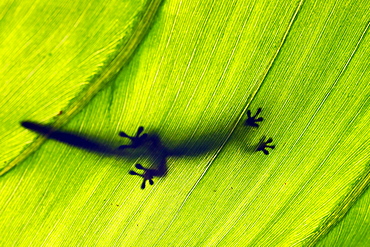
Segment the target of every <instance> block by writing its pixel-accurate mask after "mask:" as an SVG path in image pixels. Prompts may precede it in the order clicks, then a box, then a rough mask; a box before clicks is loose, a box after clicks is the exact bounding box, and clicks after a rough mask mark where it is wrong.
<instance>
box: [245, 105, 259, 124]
mask: <svg viewBox="0 0 370 247" xmlns="http://www.w3.org/2000/svg"><path fill="white" fill-rule="evenodd" d="M261 111H262V109H261V108H258V109H257V112H256V114H254V116H252V114H251V111H250V110H248V111H247V116H248V118H247V120H245V125H248V126H252V127H256V128H257V127H258V126H259V125H258V123H257V122H262V120H263V118H262V117H260V118H257V116H258V114H260V113H261Z"/></svg>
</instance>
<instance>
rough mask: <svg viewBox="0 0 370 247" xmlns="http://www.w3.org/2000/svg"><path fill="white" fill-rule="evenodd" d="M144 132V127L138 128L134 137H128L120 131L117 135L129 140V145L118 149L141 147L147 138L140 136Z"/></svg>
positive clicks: (143, 135) (146, 135)
mask: <svg viewBox="0 0 370 247" xmlns="http://www.w3.org/2000/svg"><path fill="white" fill-rule="evenodd" d="M143 131H144V127H142V126H140V127H139V129H138V130H137V132H136V135H135V136H129V135H127V134H126V133H125V132H123V131H121V132H120V133H119V135H120V136H122V137H126V138H128V139H130V140H131V144H130V145H122V146H119V147H118V149H125V148H137V147H139V146H141V145H143V144H144V143H145V141H146V139H147V137H148V134H141V133H142V132H143Z"/></svg>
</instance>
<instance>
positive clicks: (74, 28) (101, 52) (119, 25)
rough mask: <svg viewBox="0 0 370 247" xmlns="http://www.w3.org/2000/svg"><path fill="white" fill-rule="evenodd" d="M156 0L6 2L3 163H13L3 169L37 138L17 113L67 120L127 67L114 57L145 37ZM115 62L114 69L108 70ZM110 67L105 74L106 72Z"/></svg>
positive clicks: (1, 20) (2, 15)
mask: <svg viewBox="0 0 370 247" xmlns="http://www.w3.org/2000/svg"><path fill="white" fill-rule="evenodd" d="M152 2H158V1H147V2H143V1H110V2H107V1H93V2H91V1H82V0H81V1H59V2H58V3H54V2H50V1H2V3H1V4H0V5H1V7H0V40H1V41H0V42H1V46H0V56H1V57H2V59H1V65H0V67H1V69H0V81H1V84H0V85H1V92H0V96H1V97H0V106H1V122H2V124H1V127H0V133H1V134H0V135H1V136H0V138H1V140H2V145H1V148H0V152H1V154H2V155H1V159H0V168H4V167H6V166H7V165H8V167H7V168H6V169H5V171H4V172H6V171H7V169H9V167H12V166H14V165H12V164H10V162H11V161H12V160H14V159H17V157H20V153H21V152H22V150H24V149H25V148H26V146H27V144H28V143H30V142H31V141H32V136H31V135H30V133H27V132H24V130H22V129H21V128H20V126H19V120H20V119H23V120H24V119H38V120H39V121H41V122H50V121H51V119H52V118H59V119H60V122H63V121H61V120H62V119H63V118H64V119H67V120H64V122H65V121H68V119H69V118H70V116H71V115H73V114H74V112H78V111H79V110H80V108H82V107H83V105H84V104H85V103H87V102H88V101H89V99H90V98H91V97H93V95H95V94H96V92H97V91H98V90H99V89H100V88H101V87H102V86H103V85H104V84H105V83H106V81H107V78H108V79H111V77H112V75H114V72H115V71H116V70H117V68H120V67H122V64H121V63H123V62H122V61H116V62H115V61H114V60H113V59H115V60H120V59H121V60H122V59H123V58H124V57H125V55H126V56H127V54H125V53H123V54H122V52H120V51H121V50H122V47H125V45H127V44H132V43H133V44H134V45H137V44H138V43H139V42H140V39H137V38H136V40H135V39H134V40H132V37H134V36H135V34H136V33H140V32H142V30H144V31H145V29H144V28H143V27H142V26H143V23H145V22H146V21H148V20H150V18H147V17H146V19H145V11H147V10H151V8H150V7H148V6H150V4H151V3H152ZM117 9H119V10H120V11H117ZM143 16H144V17H143ZM143 19H144V20H143ZM144 26H145V25H144ZM146 26H148V25H146ZM135 42H136V44H135ZM131 50H133V49H131ZM112 60H113V62H112ZM126 60H127V59H126ZM116 67H117V68H116ZM110 69H111V70H112V69H113V70H114V71H113V72H111V73H110V74H109V73H104V72H106V71H108V72H109V71H110ZM105 74H107V76H106V77H107V78H101V77H102V75H105ZM99 76H100V77H99ZM23 153H24V152H23ZM18 159H19V158H18ZM16 162H19V161H16ZM9 164H10V165H9Z"/></svg>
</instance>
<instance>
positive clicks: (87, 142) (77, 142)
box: [21, 121, 117, 154]
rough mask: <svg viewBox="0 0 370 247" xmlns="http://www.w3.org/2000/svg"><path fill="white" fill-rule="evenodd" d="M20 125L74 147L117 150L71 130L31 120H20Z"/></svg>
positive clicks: (94, 150)
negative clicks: (56, 128)
mask: <svg viewBox="0 0 370 247" xmlns="http://www.w3.org/2000/svg"><path fill="white" fill-rule="evenodd" d="M21 125H22V126H23V127H24V128H26V129H29V130H32V131H34V132H36V133H39V134H42V135H44V136H46V137H47V138H49V139H53V140H56V141H60V142H63V143H66V144H69V145H71V146H74V147H78V148H82V149H85V150H87V151H91V152H98V153H104V154H117V151H116V150H114V149H111V148H109V147H107V146H105V145H102V144H100V143H98V142H95V141H93V140H91V139H88V138H85V137H82V136H79V135H77V134H74V133H71V132H65V131H61V130H53V128H52V127H51V126H49V125H43V124H39V123H35V122H31V121H22V122H21Z"/></svg>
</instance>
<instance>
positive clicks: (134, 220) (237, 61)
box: [0, 0, 370, 246]
mask: <svg viewBox="0 0 370 247" xmlns="http://www.w3.org/2000/svg"><path fill="white" fill-rule="evenodd" d="M369 7H370V6H369V4H367V5H366V4H364V3H362V2H361V1H353V2H351V3H344V2H336V1H326V2H315V1H289V2H283V3H282V2H274V1H272V2H271V1H253V2H251V1H231V0H230V1H203V2H202V1H200V2H197V1H190V2H189V1H186V2H184V1H175V0H170V1H165V2H164V3H163V4H162V6H161V7H160V9H159V12H158V14H157V16H156V18H155V21H154V23H153V26H152V29H151V30H150V32H149V33H148V35H147V37H146V38H145V40H144V41H143V42H142V43H141V45H140V47H139V49H138V50H137V52H136V53H135V54H134V56H133V57H132V60H131V61H130V63H129V64H128V65H127V66H126V67H124V68H123V69H122V71H121V72H120V74H119V75H118V76H117V78H115V79H114V80H112V81H111V82H110V84H109V86H107V87H106V88H105V89H104V90H102V91H101V92H100V93H99V94H97V96H96V97H95V98H94V99H92V101H91V102H90V103H89V104H88V105H87V106H86V107H84V108H83V109H82V111H81V112H80V113H79V114H78V115H76V116H75V117H74V118H73V119H71V121H69V123H68V124H67V125H65V126H63V129H65V130H70V131H74V132H78V133H81V135H85V136H89V137H91V138H96V139H98V140H100V141H101V142H104V143H106V144H108V145H111V146H113V147H118V146H119V145H122V144H123V143H126V142H125V141H124V139H123V138H122V137H120V136H119V135H118V133H119V131H125V132H126V133H128V134H130V135H133V134H135V133H136V130H137V128H138V127H139V126H144V128H145V131H146V132H149V133H157V134H158V135H159V136H160V137H161V139H162V142H163V145H166V146H167V147H170V148H178V147H180V148H184V149H185V148H188V149H189V150H190V151H189V152H187V153H185V154H184V155H182V156H178V157H175V156H173V157H168V160H167V165H168V173H167V175H166V176H164V177H161V178H155V179H154V185H152V186H150V185H147V188H145V190H141V189H140V184H141V182H142V181H141V178H139V177H138V176H130V175H129V174H128V170H130V169H132V170H135V167H134V165H135V164H136V163H140V164H142V165H143V166H145V167H150V166H152V164H151V160H150V158H149V157H147V156H145V155H143V156H141V157H138V158H135V159H130V158H129V157H124V156H123V157H110V156H104V155H100V154H95V153H89V152H86V151H84V150H79V149H77V148H73V147H70V146H67V145H65V144H62V143H59V142H56V141H52V140H48V141H46V142H45V144H44V145H41V146H40V147H39V148H38V149H36V151H35V152H34V154H33V155H29V156H28V158H27V159H26V160H24V161H23V162H22V163H21V164H19V165H18V166H17V167H15V168H14V169H13V170H11V171H10V172H8V173H7V174H5V176H3V177H1V178H0V193H1V197H0V208H1V211H2V212H3V213H2V214H1V215H0V222H1V223H2V224H0V227H1V229H0V231H1V232H2V233H3V234H2V238H1V240H0V241H1V245H18V246H29V245H33V246H40V245H50V246H312V245H315V244H317V243H318V242H319V241H320V239H323V238H325V237H326V236H329V232H330V230H331V229H333V227H332V226H334V225H336V224H337V223H338V222H339V220H340V219H341V218H343V217H345V220H346V217H351V213H349V214H347V216H346V215H345V213H346V212H347V211H348V208H350V207H351V206H352V205H353V204H354V202H356V201H357V200H358V198H359V197H360V195H361V194H362V193H364V191H365V189H366V187H367V185H368V183H369V175H368V174H369V167H368V165H369V163H368V161H369V153H370V152H369V151H370V150H369V145H368V144H369V135H370V134H369V132H368V131H367V130H368V123H369V117H370V114H369V110H368V107H369V98H368V96H369V83H368V82H369V80H370V74H369V71H370V68H369V63H368V57H369V56H370V46H369V41H370V40H369V39H370V37H369V21H370V19H369V15H368V13H369V11H368V10H369V9H370V8H369ZM85 42H87V43H89V42H90V41H89V40H86V41H85ZM52 84H53V83H52V82H50V85H52ZM35 91H36V92H37V89H35ZM259 107H261V108H262V112H261V115H262V116H263V118H264V121H263V122H262V123H260V127H259V128H252V127H248V126H245V124H244V121H245V119H246V111H247V109H249V110H251V111H252V112H255V111H256V110H257V109H258V108H259ZM22 120H24V119H23V118H22V116H19V117H17V120H16V121H17V124H18V122H19V121H22ZM32 120H34V121H42V119H37V118H36V116H35V117H32ZM56 121H57V120H56ZM26 134H27V131H26V130H24V131H23V132H22V135H26ZM33 135H34V134H33ZM30 136H31V134H30ZM34 136H35V135H34ZM263 136H266V137H272V138H273V140H274V141H273V143H274V144H275V145H276V148H275V149H274V150H271V153H270V154H269V155H264V154H263V153H261V152H255V151H254V149H255V146H256V145H257V143H258V142H259V141H260V139H261V138H262V137H263ZM202 147H206V149H207V152H199V153H197V152H196V151H194V150H197V148H198V149H199V148H202ZM352 217H353V216H352ZM324 240H325V239H324ZM322 243H324V241H323V242H322Z"/></svg>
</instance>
